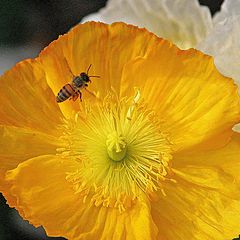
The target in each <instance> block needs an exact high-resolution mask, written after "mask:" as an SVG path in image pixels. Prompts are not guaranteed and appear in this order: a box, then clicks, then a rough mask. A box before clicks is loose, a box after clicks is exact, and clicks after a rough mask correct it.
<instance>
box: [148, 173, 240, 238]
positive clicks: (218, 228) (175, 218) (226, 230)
mask: <svg viewBox="0 0 240 240" xmlns="http://www.w3.org/2000/svg"><path fill="white" fill-rule="evenodd" d="M175 179H176V180H177V183H168V184H166V185H165V194H166V196H161V195H159V199H158V201H156V202H153V203H152V216H153V219H154V221H155V223H156V225H157V227H158V229H159V235H158V239H161V236H164V238H163V239H164V240H172V239H175V240H184V239H194V240H202V239H204V240H213V239H218V240H231V239H233V238H234V237H236V236H237V235H238V233H239V228H236V226H237V225H238V226H239V224H240V217H239V215H235V216H232V215H231V214H230V212H231V208H230V207H229V206H233V205H234V204H236V200H233V199H231V198H229V197H227V196H224V195H222V194H221V193H219V192H218V191H217V190H216V189H214V187H213V188H211V187H207V186H206V185H205V184H204V185H203V186H200V185H198V184H195V183H192V182H190V181H187V180H185V179H181V177H176V176H175ZM190 180H191V179H190ZM226 187H228V185H226ZM237 205H238V206H237ZM235 208H236V209H238V212H239V201H238V204H236V205H235ZM238 212H236V214H237V213H238ZM226 213H227V214H226ZM173 229H174V231H173Z"/></svg>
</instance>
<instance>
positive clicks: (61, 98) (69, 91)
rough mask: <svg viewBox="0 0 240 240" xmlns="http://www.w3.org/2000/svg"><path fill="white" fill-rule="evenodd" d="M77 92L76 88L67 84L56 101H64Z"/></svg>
mask: <svg viewBox="0 0 240 240" xmlns="http://www.w3.org/2000/svg"><path fill="white" fill-rule="evenodd" d="M74 93H75V91H74V89H73V88H72V86H71V85H70V84H66V85H65V86H63V88H62V89H61V90H60V91H59V93H58V95H57V97H56V101H57V102H64V101H65V100H67V99H68V98H70V97H71V96H72V95H73V94H74Z"/></svg>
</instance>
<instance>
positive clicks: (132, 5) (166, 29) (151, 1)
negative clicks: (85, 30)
mask: <svg viewBox="0 0 240 240" xmlns="http://www.w3.org/2000/svg"><path fill="white" fill-rule="evenodd" d="M90 20H95V21H102V22H106V23H112V22H117V21H123V22H126V23H130V24H133V25H137V26H139V27H145V28H147V29H148V30H149V31H151V32H154V33H155V34H157V35H158V36H160V37H163V38H166V39H168V40H171V41H172V42H174V43H175V44H177V45H178V46H179V47H181V48H183V49H186V48H190V47H194V46H196V44H197V43H198V42H199V41H201V40H202V39H203V38H205V36H206V35H207V33H208V32H209V31H210V30H211V28H212V19H211V14H210V11H209V9H208V8H207V7H204V6H200V5H199V3H198V1H197V0H148V1H146V0H109V1H108V4H107V6H106V7H105V8H103V9H101V10H100V11H99V12H98V13H96V14H91V15H89V16H87V17H86V18H84V19H83V22H85V21H90Z"/></svg>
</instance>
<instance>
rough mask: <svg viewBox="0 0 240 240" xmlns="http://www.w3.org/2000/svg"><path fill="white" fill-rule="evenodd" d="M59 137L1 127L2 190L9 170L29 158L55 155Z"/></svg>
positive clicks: (0, 175) (0, 179)
mask: <svg viewBox="0 0 240 240" xmlns="http://www.w3.org/2000/svg"><path fill="white" fill-rule="evenodd" d="M59 144H60V143H59V140H58V138H57V137H53V136H50V135H48V134H44V133H41V132H38V131H35V130H31V129H28V128H26V129H24V128H18V127H12V126H4V125H0V164H1V168H0V188H1V184H2V179H3V176H4V174H5V172H6V171H7V170H10V169H13V168H15V167H17V165H18V164H19V163H21V162H23V161H26V160H27V159H29V158H32V157H36V156H39V155H45V154H54V153H55V152H56V148H57V147H58V146H59Z"/></svg>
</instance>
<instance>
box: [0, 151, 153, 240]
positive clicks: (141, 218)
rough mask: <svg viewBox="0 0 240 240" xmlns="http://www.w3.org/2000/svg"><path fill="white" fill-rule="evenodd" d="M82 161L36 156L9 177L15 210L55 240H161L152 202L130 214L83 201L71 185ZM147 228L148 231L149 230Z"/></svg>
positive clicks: (9, 195) (139, 205) (140, 203)
mask: <svg viewBox="0 0 240 240" xmlns="http://www.w3.org/2000/svg"><path fill="white" fill-rule="evenodd" d="M76 165H77V163H76V162H71V161H69V162H68V161H62V160H61V159H59V158H57V157H56V156H51V155H46V156H42V157H37V158H33V159H31V160H28V161H26V162H24V163H22V164H20V165H19V166H18V167H17V168H16V169H14V170H12V171H9V172H8V173H7V175H6V185H5V189H4V191H3V194H4V196H5V197H6V199H7V200H8V203H9V204H10V206H12V207H15V208H16V209H17V210H18V211H19V212H20V214H21V215H22V216H23V217H24V218H26V219H28V220H29V221H30V222H31V223H32V224H34V225H35V226H39V225H43V227H44V228H45V230H46V232H47V234H48V235H50V236H63V237H66V238H68V239H69V240H75V239H76V240H77V239H85V240H87V239H89V240H92V239H101V240H105V239H114V240H115V239H116V240H120V239H129V240H130V239H140V240H145V239H156V235H157V229H156V226H155V225H154V222H153V220H152V218H151V214H150V205H149V200H147V199H145V200H143V201H138V202H137V203H136V204H135V205H134V206H132V207H131V208H130V209H128V210H127V211H125V212H123V213H120V212H119V211H118V210H117V209H113V208H105V207H102V206H101V207H96V206H95V205H92V204H91V203H90V202H86V203H83V197H81V196H79V195H78V194H74V190H73V188H72V185H71V184H70V183H69V182H68V181H66V172H67V171H72V170H73V169H74V168H75V167H76ZM143 229H144V231H143Z"/></svg>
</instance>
